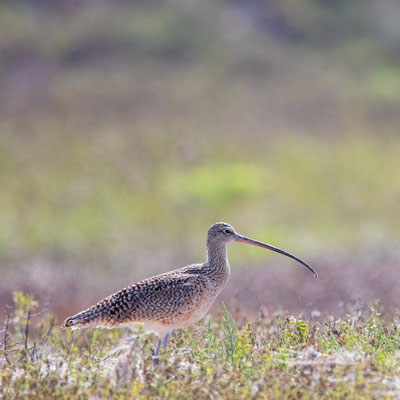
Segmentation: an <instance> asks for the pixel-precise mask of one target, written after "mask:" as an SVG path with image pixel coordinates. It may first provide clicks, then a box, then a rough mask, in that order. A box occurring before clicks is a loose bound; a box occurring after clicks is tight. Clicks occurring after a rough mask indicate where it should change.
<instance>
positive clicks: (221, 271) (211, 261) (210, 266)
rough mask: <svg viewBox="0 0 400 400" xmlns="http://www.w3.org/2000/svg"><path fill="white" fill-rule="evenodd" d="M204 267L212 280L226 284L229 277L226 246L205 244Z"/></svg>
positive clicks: (211, 243) (222, 244)
mask: <svg viewBox="0 0 400 400" xmlns="http://www.w3.org/2000/svg"><path fill="white" fill-rule="evenodd" d="M204 267H205V268H206V269H207V272H208V274H209V275H210V276H211V278H212V279H216V280H218V281H220V282H221V283H222V284H225V283H226V281H227V280H228V278H229V275H230V267H229V262H228V257H227V253H226V244H224V243H213V242H207V261H206V262H205V264H204Z"/></svg>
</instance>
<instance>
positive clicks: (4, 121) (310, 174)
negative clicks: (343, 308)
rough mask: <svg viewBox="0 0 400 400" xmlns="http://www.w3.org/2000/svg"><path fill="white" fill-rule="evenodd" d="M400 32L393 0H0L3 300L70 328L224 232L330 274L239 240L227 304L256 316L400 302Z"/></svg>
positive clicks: (188, 259)
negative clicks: (23, 295)
mask: <svg viewBox="0 0 400 400" xmlns="http://www.w3.org/2000/svg"><path fill="white" fill-rule="evenodd" d="M399 17H400V3H399V2H398V1H397V0H381V1H379V2H373V1H370V0H366V1H361V0H352V1H343V0H334V1H332V0H329V1H328V0H307V1H303V2H296V1H293V0H279V1H278V0H246V1H245V0H229V1H228V0H224V1H222V0H220V1H210V0H203V1H200V0H190V1H185V2H178V1H174V0H165V1H162V2H161V1H154V0H147V1H145V2H139V1H127V0H126V1H123V0H114V1H108V0H102V1H97V0H96V1H95V0H92V1H89V0H73V1H71V0H59V1H57V2H53V1H49V0H25V1H22V0H9V1H5V0H3V1H2V2H1V4H0V188H1V189H0V273H1V276H2V279H1V282H0V291H1V292H0V293H1V295H0V299H1V301H2V303H3V304H5V303H7V302H9V299H10V298H11V296H10V293H11V291H12V290H20V289H23V290H26V291H31V292H33V293H35V294H36V295H37V296H39V297H40V298H41V299H49V304H50V307H51V308H52V309H53V310H54V311H55V312H57V313H58V314H60V315H61V316H65V315H66V314H68V313H69V312H71V311H78V310H79V309H80V308H83V307H86V306H88V305H90V301H96V300H98V299H99V298H100V296H103V295H107V294H109V293H111V292H112V291H113V290H117V289H119V288H120V287H122V286H127V285H128V284H130V283H131V282H134V281H136V280H138V279H140V278H144V277H146V276H148V275H150V274H153V273H160V272H165V271H167V270H169V269H172V268H175V267H180V266H183V265H185V264H189V263H192V262H202V260H203V259H204V254H205V235H206V232H207V229H208V227H209V226H210V225H211V224H212V223H214V222H216V221H226V222H229V223H231V224H232V225H233V226H234V227H235V228H236V229H237V231H238V232H240V233H242V234H244V235H246V236H250V237H253V238H255V239H258V240H263V241H266V242H268V243H271V244H273V245H276V246H279V247H281V248H284V249H287V250H289V251H292V252H294V253H295V254H297V255H299V256H300V257H302V258H304V259H306V260H309V261H310V262H313V264H314V265H315V266H316V268H318V270H319V272H320V274H321V279H320V280H319V281H312V282H311V283H308V282H309V281H310V276H311V275H310V276H308V275H307V273H306V272H303V271H301V270H300V268H298V267H297V266H292V264H291V263H290V262H287V261H286V260H282V259H281V258H279V257H278V256H275V255H273V254H269V253H266V252H263V251H261V250H260V249H253V248H246V247H245V246H240V245H232V246H231V248H230V250H229V253H230V260H231V265H232V267H233V270H234V274H233V277H232V282H231V286H230V287H231V289H230V291H229V290H228V292H227V294H226V296H229V298H233V297H235V296H236V295H237V296H236V298H237V299H239V302H240V303H243V304H244V303H246V301H245V298H249V297H253V298H254V299H255V298H257V301H256V302H254V304H253V303H251V301H250V303H251V304H250V305H249V307H250V308H252V307H253V308H254V307H255V304H256V303H257V304H258V305H261V304H264V303H266V304H267V307H272V308H274V307H277V306H278V305H282V306H283V307H289V308H296V307H297V304H300V305H301V306H302V307H317V308H322V309H324V306H323V304H325V305H326V307H325V308H327V309H330V310H331V309H332V307H330V305H331V304H335V305H336V304H340V303H341V302H343V301H347V300H349V299H351V298H352V297H353V296H358V295H360V296H363V295H365V297H366V301H367V300H368V299H369V297H371V298H373V297H376V296H381V295H382V296H383V297H385V296H386V297H387V296H389V297H388V298H387V303H388V304H392V303H395V293H396V291H397V290H398V289H399V288H398V287H397V286H393V280H394V281H397V280H398V279H397V278H398V273H397V271H398V269H399V268H400V262H399V260H400V255H399V252H398V250H397V243H398V241H399V239H400V224H399V221H400V174H399V171H400V136H399V131H400V24H399V23H398V21H399ZM367 260H375V261H376V262H374V263H373V266H371V265H369V264H368V262H367ZM388 260H389V261H388ZM365 263H367V264H368V265H364V264H365ZM266 265H267V266H268V267H269V269H268V268H265V266H266ZM371 268H373V269H371ZM376 268H381V270H382V271H384V272H385V276H386V279H387V280H386V281H379V279H381V278H382V275H383V273H382V274H379V276H377V280H375V281H368V282H364V283H361V282H360V281H359V279H360V278H362V277H367V278H368V279H371V273H372V272H371V271H375V270H376ZM298 270H299V271H298ZM283 271H284V272H283ZM346 273H347V274H350V275H345V274H346ZM269 274H271V275H269ZM351 274H352V275H351ZM304 275H305V276H304ZM324 276H325V278H324ZM374 276H375V275H374ZM250 277H251V279H250ZM271 277H274V279H272V278H271ZM336 278H337V285H338V286H335V285H333V283H332V282H333V281H332V280H334V279H336ZM244 279H250V280H249V282H248V288H252V282H253V283H254V282H256V281H257V282H260V280H261V281H262V282H263V284H262V286H261V287H260V288H259V291H258V292H257V293H252V294H251V295H250V294H249V290H250V289H249V290H247V289H243V280H244ZM324 279H325V280H324ZM303 281H304V284H307V285H309V286H308V289H307V293H311V294H310V296H312V300H310V299H309V298H307V299H306V300H304V301H303V300H301V299H302V298H303V297H302V296H305V294H304V286H303ZM306 281H307V283H305V282H306ZM343 282H345V285H347V286H346V287H344V286H343V285H344V283H343ZM379 282H381V283H379ZM332 285H333V287H334V288H335V290H333V289H332V290H333V291H330V292H329V291H328V292H329V295H328V292H327V286H331V287H332ZM357 285H358V286H357ZM387 285H391V286H390V287H388V286H387ZM359 286H362V287H363V290H364V289H365V292H363V293H361V294H360V293H359V290H358V289H357V287H359ZM316 287H317V289H315V288H316ZM278 288H280V289H279V290H278ZM353 289H354V290H353ZM274 290H275V291H277V292H274ZM313 290H314V291H315V290H316V292H313ZM379 290H380V291H379ZM243 291H244V292H245V293H244V294H243V293H242V292H243ZM271 291H272V293H275V295H274V296H273V297H272V298H270V297H268V294H267V293H271ZM238 293H239V294H238ZM240 293H242V294H240ZM388 293H389V294H388ZM390 293H392V294H390ZM278 294H281V297H279V295H278ZM240 296H241V297H240ZM390 296H392V297H390ZM289 298H290V299H291V300H290V301H289V300H288V299H289ZM299 298H300V300H301V301H300V302H299V301H298V300H299ZM271 303H272V304H271Z"/></svg>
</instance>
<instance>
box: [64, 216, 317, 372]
mask: <svg viewBox="0 0 400 400" xmlns="http://www.w3.org/2000/svg"><path fill="white" fill-rule="evenodd" d="M231 242H240V243H246V244H250V245H254V246H258V247H262V248H265V249H268V250H272V251H274V252H277V253H280V254H283V255H285V256H287V257H290V258H292V259H294V260H296V261H298V262H299V263H300V264H302V265H303V266H305V267H306V268H307V269H308V270H310V271H311V272H312V273H313V274H314V276H315V277H318V274H317V272H316V271H315V270H314V268H312V267H311V266H310V265H308V264H307V263H305V262H304V261H303V260H301V259H300V258H298V257H296V256H294V255H293V254H290V253H288V252H286V251H284V250H281V249H279V248H277V247H274V246H271V245H269V244H266V243H263V242H259V241H257V240H253V239H250V238H248V237H245V236H242V235H240V234H238V233H236V231H235V229H234V228H233V227H232V226H231V225H229V224H227V223H225V222H217V223H215V224H213V225H212V226H211V227H210V228H209V230H208V233H207V258H206V261H205V262H204V263H203V264H192V265H188V266H186V267H183V268H180V269H176V270H173V271H170V272H166V273H163V274H160V275H156V276H153V277H150V278H147V279H143V280H141V281H139V282H137V283H134V284H133V285H131V286H128V287H126V288H124V289H122V290H120V291H118V292H117V293H114V294H112V295H110V296H108V297H106V298H105V299H103V300H101V301H99V302H98V303H97V304H95V305H93V306H91V307H89V308H88V309H86V310H84V311H82V312H80V313H78V314H76V315H74V316H72V317H69V318H67V319H66V320H65V321H64V324H63V326H64V327H65V328H66V327H69V328H71V329H78V328H115V327H123V326H129V327H132V326H134V325H140V326H142V327H143V328H144V330H145V331H146V332H153V333H155V334H156V335H157V336H158V342H157V347H156V350H155V353H154V356H153V362H154V364H157V363H158V362H159V355H160V353H161V351H162V352H166V350H167V346H168V341H169V337H170V334H171V331H172V330H174V329H179V328H185V327H187V326H189V325H192V324H195V323H196V322H198V321H200V320H201V319H202V318H203V317H204V316H205V315H206V314H207V312H208V310H209V309H210V307H211V306H212V304H213V303H214V301H215V300H216V298H217V297H218V295H219V294H220V293H221V291H222V289H223V288H224V287H225V285H226V284H227V282H228V279H229V275H230V266H229V262H228V258H227V245H228V244H229V243H231ZM161 348H162V349H161Z"/></svg>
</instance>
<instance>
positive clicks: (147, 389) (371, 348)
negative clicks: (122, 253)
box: [0, 293, 400, 399]
mask: <svg viewBox="0 0 400 400" xmlns="http://www.w3.org/2000/svg"><path fill="white" fill-rule="evenodd" d="M14 298H15V300H16V306H15V309H14V310H12V312H11V310H10V315H9V317H10V319H9V324H8V326H6V325H5V329H4V330H3V331H2V334H3V335H5V336H4V340H2V349H1V352H0V363H1V386H0V396H1V397H2V398H13V399H20V398H35V399H50V398H61V397H62V398H69V399H83V398H93V399H99V398H114V399H120V398H143V399H145V398H165V399H187V398H198V399H202V398H204V399H206V398H207V399H209V398H228V399H250V398H255V399H273V398H280V399H282V398H283V399H298V398H302V399H309V398H314V399H315V398H340V399H365V398H372V399H375V398H379V399H382V398H397V397H398V396H399V395H400V357H399V355H400V353H399V349H400V331H399V318H398V315H397V314H396V313H391V312H381V310H380V308H379V304H378V303H376V304H375V305H374V307H372V308H371V309H370V310H364V311H362V310H361V309H357V308H354V307H353V308H352V311H351V312H349V313H348V314H347V316H346V317H345V318H343V319H334V318H333V317H331V318H329V317H328V318H326V317H322V316H321V315H320V313H319V312H317V311H315V312H313V313H311V315H310V317H309V318H308V319H305V318H303V317H301V316H293V315H289V314H288V313H284V312H276V313H274V314H273V315H266V313H265V310H261V311H260V314H259V316H258V317H256V318H255V319H254V320H252V321H249V320H248V319H247V318H248V317H246V316H244V315H236V316H235V321H234V319H233V318H232V316H231V314H230V313H229V311H228V310H226V308H225V306H224V304H221V306H220V308H221V312H220V314H217V315H216V316H215V317H213V318H211V317H207V318H205V319H204V320H203V321H202V322H200V323H199V324H197V325H195V326H193V327H191V328H190V329H188V330H182V331H177V332H175V333H174V334H173V336H172V340H171V342H170V347H169V349H168V352H167V353H166V354H165V355H163V356H162V357H161V362H160V364H159V365H158V366H156V367H155V366H153V363H152V361H151V356H152V354H153V352H154V349H155V344H156V340H155V338H154V337H153V336H152V335H145V334H144V333H141V332H137V331H134V332H132V331H130V330H128V329H121V330H119V329H114V330H103V331H100V330H87V331H74V332H71V331H70V330H68V329H67V330H65V331H62V330H60V328H59V327H58V326H57V325H58V322H57V323H55V321H54V319H52V318H51V316H50V315H48V314H46V313H45V312H44V313H37V312H36V311H35V310H34V309H35V308H36V306H37V304H36V303H35V301H34V300H33V299H32V298H29V297H27V296H24V295H23V294H22V293H15V294H14ZM35 312H36V314H35Z"/></svg>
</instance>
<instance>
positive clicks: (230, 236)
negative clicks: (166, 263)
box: [207, 222, 318, 278]
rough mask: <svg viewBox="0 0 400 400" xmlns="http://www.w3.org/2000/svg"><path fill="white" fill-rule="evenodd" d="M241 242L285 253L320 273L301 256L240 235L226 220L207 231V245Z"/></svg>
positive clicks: (315, 274) (312, 270)
mask: <svg viewBox="0 0 400 400" xmlns="http://www.w3.org/2000/svg"><path fill="white" fill-rule="evenodd" d="M233 241H236V242H241V243H246V244H251V245H253V246H258V247H263V248H264V249H268V250H272V251H275V252H276V253H279V254H283V255H284V256H287V257H290V258H292V259H293V260H296V261H297V262H299V263H300V264H302V265H304V266H305V267H306V268H307V269H308V270H310V271H311V272H312V273H313V274H314V276H315V277H316V278H317V277H318V274H317V271H315V270H314V268H312V267H311V266H310V265H308V264H307V263H306V262H304V261H303V260H301V259H300V258H298V257H296V256H294V255H293V254H290V253H288V252H286V251H284V250H281V249H279V248H278V247H274V246H271V245H269V244H266V243H262V242H259V241H257V240H253V239H250V238H248V237H246V236H242V235H239V234H238V233H236V232H235V229H233V227H232V226H231V225H229V224H227V223H225V222H217V223H216V224H214V225H212V226H211V227H210V229H209V230H208V233H207V245H208V246H214V245H216V244H217V245H218V244H224V245H227V244H228V243H230V242H233Z"/></svg>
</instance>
